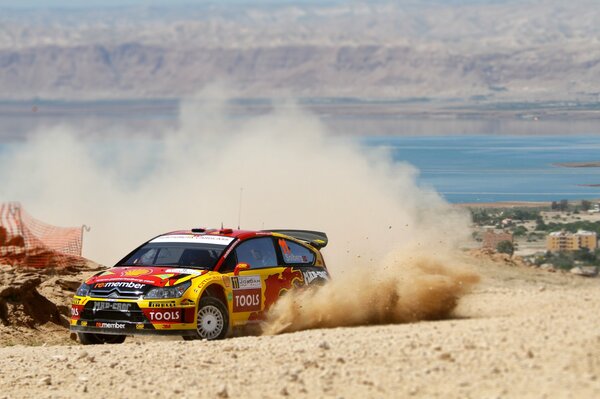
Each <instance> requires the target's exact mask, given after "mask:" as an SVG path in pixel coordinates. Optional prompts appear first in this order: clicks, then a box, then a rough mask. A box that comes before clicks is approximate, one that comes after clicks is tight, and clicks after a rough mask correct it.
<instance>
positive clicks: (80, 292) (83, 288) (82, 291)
mask: <svg viewBox="0 0 600 399" xmlns="http://www.w3.org/2000/svg"><path fill="white" fill-rule="evenodd" d="M89 293H90V286H89V285H87V284H86V283H83V284H81V285H80V286H79V288H77V292H75V295H77V296H87V294H89Z"/></svg>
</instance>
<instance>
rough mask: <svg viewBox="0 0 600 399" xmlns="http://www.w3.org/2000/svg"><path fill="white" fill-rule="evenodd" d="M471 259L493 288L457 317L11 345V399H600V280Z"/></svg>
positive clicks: (485, 287) (3, 363)
mask: <svg viewBox="0 0 600 399" xmlns="http://www.w3.org/2000/svg"><path fill="white" fill-rule="evenodd" d="M465 261H466V262H468V263H471V264H472V265H475V267H476V268H477V269H478V271H479V272H480V274H481V275H482V281H481V283H480V284H479V286H478V287H477V288H476V289H475V290H474V291H473V292H472V293H471V294H469V295H467V296H466V297H464V298H463V300H462V301H461V302H460V304H459V307H458V308H457V310H456V312H455V317H454V318H453V319H450V320H443V321H429V322H419V323H412V324H400V325H383V326H363V327H354V328H334V329H327V330H310V331H301V332H297V333H290V334H283V335H278V336H263V337H240V338H231V339H227V340H224V341H220V342H206V341H192V342H185V341H182V340H178V339H177V340H175V339H152V338H133V339H132V338H128V340H127V341H126V342H125V344H122V345H102V346H93V347H90V346H87V347H83V346H80V345H78V344H76V343H71V344H68V345H66V344H64V343H69V341H68V338H67V334H66V333H64V332H63V334H64V341H63V344H62V345H52V346H50V345H48V346H46V344H42V342H41V341H40V340H38V341H36V342H34V341H28V342H29V344H38V345H39V346H25V345H22V344H18V343H17V342H15V340H14V339H13V340H12V341H7V340H5V339H2V340H0V342H2V343H3V344H4V345H5V346H3V347H0V398H25V397H27V398H29V397H39V398H63V397H64V398H67V397H68V398H70V397H74V396H75V395H84V394H85V393H88V394H93V395H94V396H97V397H103V396H109V397H146V396H149V395H150V396H152V397H158V396H160V397H167V398H169V397H172V398H180V397H188V398H195V397H220V398H227V397H232V398H233V397H250V398H255V397H256V398H258V397H285V396H291V397H304V396H306V397H308V396H311V397H335V398H342V397H444V398H503V397H520V398H563V397H564V398H592V397H600V330H599V329H598V326H600V289H599V288H600V279H598V278H595V279H587V278H583V277H578V276H572V275H569V274H561V273H548V272H544V271H540V270H538V269H531V268H527V267H516V266H506V265H500V264H496V263H493V262H491V261H489V260H485V259H478V260H477V259H473V258H469V260H465ZM45 328H48V327H45ZM63 331H64V330H63ZM5 334H6V329H2V330H0V335H4V338H6V335H5ZM14 334H15V339H16V338H17V337H19V334H18V333H14ZM50 335H52V334H50ZM50 335H49V336H50ZM42 341H43V340H42ZM54 342H56V341H54ZM6 345H8V346H6Z"/></svg>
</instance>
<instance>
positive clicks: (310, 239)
mask: <svg viewBox="0 0 600 399" xmlns="http://www.w3.org/2000/svg"><path fill="white" fill-rule="evenodd" d="M263 231H265V232H270V233H279V234H285V235H286V236H290V237H293V238H295V239H296V240H300V241H304V242H305V243H308V244H310V245H312V246H313V247H315V248H317V249H321V248H324V247H325V246H326V245H327V243H328V242H329V239H328V238H327V234H325V233H323V232H320V231H310V230H263Z"/></svg>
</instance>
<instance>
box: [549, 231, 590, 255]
mask: <svg viewBox="0 0 600 399" xmlns="http://www.w3.org/2000/svg"><path fill="white" fill-rule="evenodd" d="M597 247H598V238H597V237H596V233H594V232H591V231H585V230H579V231H578V232H577V233H570V232H568V231H564V230H563V231H554V232H552V233H550V234H548V238H547V240H546V248H548V251H553V252H557V251H577V250H578V249H581V248H587V249H589V250H590V251H593V250H595V249H596V248H597Z"/></svg>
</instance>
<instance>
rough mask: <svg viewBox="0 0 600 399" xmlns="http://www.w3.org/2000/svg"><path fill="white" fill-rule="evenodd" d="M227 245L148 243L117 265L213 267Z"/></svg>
mask: <svg viewBox="0 0 600 399" xmlns="http://www.w3.org/2000/svg"><path fill="white" fill-rule="evenodd" d="M225 247H226V246H225V245H215V244H196V243H194V244H191V243H180V242H173V243H169V242H160V243H152V242H151V243H148V244H146V245H144V246H143V247H141V248H140V249H138V250H137V251H135V252H134V254H133V255H131V256H129V257H128V258H126V259H125V260H123V261H121V262H119V263H118V264H117V266H185V267H191V268H194V269H213V268H214V267H215V265H216V264H217V261H218V260H219V258H220V256H221V254H222V253H223V250H224V249H225Z"/></svg>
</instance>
